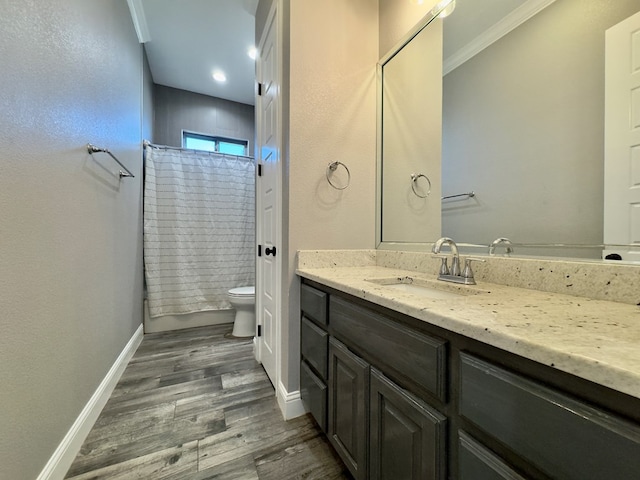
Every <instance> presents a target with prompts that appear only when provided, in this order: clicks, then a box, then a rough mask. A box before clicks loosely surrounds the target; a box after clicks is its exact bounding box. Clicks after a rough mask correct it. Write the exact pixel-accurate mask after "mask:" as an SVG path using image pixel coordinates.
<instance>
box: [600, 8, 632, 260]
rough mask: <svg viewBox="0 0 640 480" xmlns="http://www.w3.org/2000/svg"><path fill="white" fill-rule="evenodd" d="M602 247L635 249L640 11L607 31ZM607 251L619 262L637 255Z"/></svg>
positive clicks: (616, 250)
mask: <svg viewBox="0 0 640 480" xmlns="http://www.w3.org/2000/svg"><path fill="white" fill-rule="evenodd" d="M605 38H606V43H605V45H606V56H605V185H604V242H605V244H609V245H610V244H638V245H640V13H637V14H635V15H633V16H631V17H629V18H628V19H626V20H624V21H622V22H620V23H619V24H617V25H615V26H613V27H611V28H610V29H609V30H607V32H606V36H605ZM629 250H630V249H628V248H614V247H610V248H608V249H607V250H605V255H606V254H609V253H618V254H620V255H621V256H622V259H623V260H635V261H640V251H629Z"/></svg>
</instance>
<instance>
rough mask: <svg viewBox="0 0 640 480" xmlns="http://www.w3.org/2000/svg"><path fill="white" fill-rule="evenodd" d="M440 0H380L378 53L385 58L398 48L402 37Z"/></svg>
mask: <svg viewBox="0 0 640 480" xmlns="http://www.w3.org/2000/svg"><path fill="white" fill-rule="evenodd" d="M438 1H439V0H427V1H425V2H424V3H419V2H407V1H404V2H399V1H398V0H379V11H380V27H379V28H380V32H379V41H378V53H379V56H380V57H383V56H384V55H386V54H387V53H389V51H390V50H391V49H392V48H394V47H396V46H397V44H398V42H400V40H402V37H404V36H405V35H406V33H407V32H408V31H409V30H411V28H413V26H414V25H415V24H416V23H418V22H419V21H420V19H421V18H423V17H424V16H425V15H426V14H427V13H429V11H430V10H431V8H433V6H434V5H435V4H436V3H438Z"/></svg>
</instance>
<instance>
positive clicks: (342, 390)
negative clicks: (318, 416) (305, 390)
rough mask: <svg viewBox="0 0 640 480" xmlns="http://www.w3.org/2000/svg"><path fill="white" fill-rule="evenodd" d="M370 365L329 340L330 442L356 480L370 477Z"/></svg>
mask: <svg viewBox="0 0 640 480" xmlns="http://www.w3.org/2000/svg"><path fill="white" fill-rule="evenodd" d="M368 408H369V364H368V363H366V362H365V361H364V360H362V359H361V358H360V357H358V356H356V355H355V354H353V353H352V352H350V351H349V349H348V348H347V347H346V346H345V345H343V344H342V343H341V342H339V341H338V340H336V339H335V338H333V337H332V338H330V339H329V422H328V423H329V424H328V435H329V441H330V442H331V444H332V445H333V447H334V448H335V449H336V451H337V452H338V454H339V455H340V457H341V458H342V460H343V461H344V463H345V464H346V466H347V468H348V469H349V471H350V472H351V474H352V475H353V476H354V478H355V479H356V480H364V479H366V478H368V477H367V436H368V429H367V425H368V415H367V413H368Z"/></svg>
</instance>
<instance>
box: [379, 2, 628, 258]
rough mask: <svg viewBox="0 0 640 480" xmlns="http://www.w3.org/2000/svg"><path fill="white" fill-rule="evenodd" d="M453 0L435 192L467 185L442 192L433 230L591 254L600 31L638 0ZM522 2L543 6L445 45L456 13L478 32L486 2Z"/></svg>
mask: <svg viewBox="0 0 640 480" xmlns="http://www.w3.org/2000/svg"><path fill="white" fill-rule="evenodd" d="M456 3H457V7H456V10H455V12H454V13H453V15H451V17H448V18H447V19H446V20H444V52H445V54H444V56H445V58H444V62H445V75H444V77H443V105H442V108H443V119H442V122H443V125H442V128H443V138H442V195H444V196H448V195H454V194H460V193H464V192H471V191H473V192H475V196H474V197H458V198H455V199H451V200H448V201H447V200H445V201H443V202H442V217H441V220H442V232H441V234H442V235H446V236H449V237H452V238H454V239H455V240H456V241H458V242H459V243H461V244H464V243H469V244H476V245H481V246H482V247H481V248H482V249H484V252H486V251H487V250H486V248H487V246H488V245H489V244H490V243H491V242H492V241H493V240H495V239H496V238H498V237H508V238H510V239H511V241H512V242H513V244H514V254H516V255H522V254H536V255H545V256H546V255H560V256H565V257H583V258H593V259H598V258H602V255H603V252H602V249H601V248H595V247H594V246H597V245H602V244H603V241H604V239H605V232H604V227H603V224H604V222H603V216H604V207H603V204H604V170H605V166H604V165H605V158H604V157H605V153H604V130H605V125H604V118H605V115H604V111H605V96H604V88H605V85H604V78H605V76H604V65H605V31H606V30H607V29H609V28H610V27H612V26H614V25H616V24H617V23H619V22H621V21H622V20H624V19H625V18H627V17H629V16H631V15H633V14H634V13H636V12H638V10H640V5H639V4H638V1H637V0H617V1H616V2H601V1H599V0H581V1H575V0H556V1H552V0H551V1H546V2H541V1H537V0H529V1H526V2H525V1H519V2H515V1H510V2H504V1H500V0H491V1H489V0H487V1H483V2H475V1H473V0H457V2H456ZM532 3H538V4H544V3H546V4H548V6H546V8H543V9H542V10H541V11H539V12H538V13H537V14H535V15H534V16H533V17H531V18H529V19H528V20H526V21H525V22H524V23H522V24H521V25H519V26H518V27H517V28H515V29H513V30H511V31H510V32H509V33H507V34H506V35H504V36H503V37H502V38H500V39H498V40H497V41H495V42H494V43H491V44H490V45H489V46H488V47H486V48H478V49H476V50H475V53H476V54H475V55H473V56H469V58H466V57H465V56H464V55H460V50H461V49H462V50H464V48H463V47H465V46H469V45H468V44H469V43H472V46H473V42H474V41H475V40H477V39H475V40H474V39H471V40H469V39H463V40H462V41H460V40H458V42H459V43H458V44H457V45H456V46H454V47H452V46H450V45H451V44H452V42H453V41H455V38H453V37H452V36H451V35H450V33H451V32H452V31H454V30H455V28H454V27H455V26H456V25H462V30H463V31H465V32H474V33H475V34H476V36H477V35H480V33H481V32H482V31H486V25H483V26H482V28H479V29H478V30H477V31H476V30H474V29H475V27H476V26H478V25H476V24H477V23H479V22H482V23H489V24H491V23H495V20H492V21H489V20H487V18H488V15H489V11H488V10H487V9H488V8H489V6H490V5H500V4H503V5H504V4H510V5H514V4H518V5H519V4H522V7H521V8H522V9H524V8H528V7H530V6H531V4H532ZM474 7H475V8H480V9H481V10H480V11H475V10H473V8H474ZM521 11H522V10H521ZM510 13H511V17H512V18H513V17H514V16H517V15H514V12H510ZM516 13H517V12H516ZM501 16H504V14H501V15H499V16H498V19H500V18H502V17H501ZM501 26H502V27H503V26H504V25H503V24H502V25H501ZM458 29H460V28H459V27H458ZM483 46H484V45H483ZM472 50H473V49H472ZM452 54H456V55H452ZM452 57H453V60H452ZM460 58H463V61H462V63H460ZM458 63H459V64H458ZM452 65H453V67H452ZM387 160H389V159H387ZM393 161H394V162H395V160H393ZM383 162H384V159H383ZM398 168H400V167H398ZM432 181H433V178H432ZM385 182H386V179H385V178H384V177H383V179H382V183H383V184H384V183H385ZM389 235H391V232H389ZM393 237H394V240H395V241H403V240H400V239H402V238H403V233H402V232H393ZM379 238H380V237H379ZM436 238H437V236H434V237H433V238H431V239H421V240H417V241H422V242H424V241H430V242H433V241H435V239H436ZM382 240H385V238H384V236H383V238H382ZM404 241H410V242H414V241H416V240H415V239H406V240H404ZM630 241H631V240H630ZM558 244H562V245H572V246H574V248H569V249H568V248H566V247H552V246H551V245H558ZM525 245H534V247H526V246H525ZM576 245H579V246H580V247H575V246H576ZM611 250H613V251H616V250H617V249H611ZM620 250H623V251H621V252H620V253H621V255H622V257H623V258H624V257H625V256H627V251H628V250H629V248H628V247H627V248H623V249H620ZM607 253H611V251H609V250H608V251H607Z"/></svg>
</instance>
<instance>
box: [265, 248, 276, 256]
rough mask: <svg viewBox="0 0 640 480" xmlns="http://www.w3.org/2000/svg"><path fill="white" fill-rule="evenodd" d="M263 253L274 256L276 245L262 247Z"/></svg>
mask: <svg viewBox="0 0 640 480" xmlns="http://www.w3.org/2000/svg"><path fill="white" fill-rule="evenodd" d="M264 254H265V255H273V256H274V257H275V256H276V247H275V246H274V247H271V248H269V247H267V248H265V249H264Z"/></svg>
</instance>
